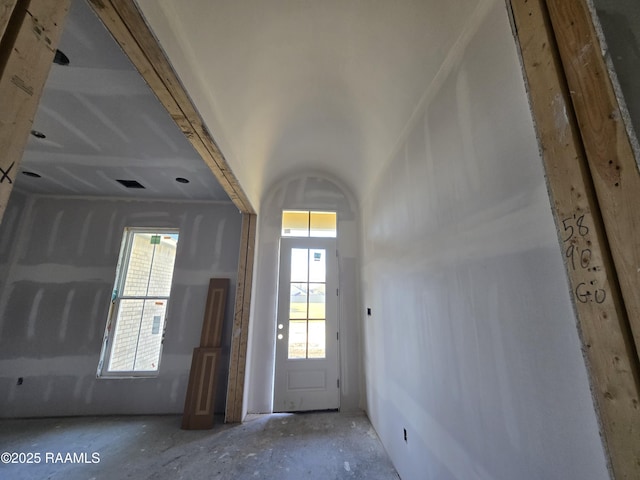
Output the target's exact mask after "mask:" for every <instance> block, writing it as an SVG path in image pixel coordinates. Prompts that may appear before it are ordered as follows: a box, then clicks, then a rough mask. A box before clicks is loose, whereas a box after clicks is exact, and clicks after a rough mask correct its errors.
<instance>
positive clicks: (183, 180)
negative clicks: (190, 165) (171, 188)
mask: <svg viewBox="0 0 640 480" xmlns="http://www.w3.org/2000/svg"><path fill="white" fill-rule="evenodd" d="M176 182H178V183H189V180H187V179H186V178H183V177H178V178H176Z"/></svg>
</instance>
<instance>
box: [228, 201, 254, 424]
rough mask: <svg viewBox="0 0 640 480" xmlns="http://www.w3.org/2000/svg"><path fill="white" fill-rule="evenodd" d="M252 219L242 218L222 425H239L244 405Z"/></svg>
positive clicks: (252, 256)
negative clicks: (236, 423)
mask: <svg viewBox="0 0 640 480" xmlns="http://www.w3.org/2000/svg"><path fill="white" fill-rule="evenodd" d="M256 220H257V217H256V215H252V214H246V213H245V214H243V216H242V239H241V244H240V261H239V264H238V285H237V289H236V306H235V315H234V319H233V331H232V334H231V335H232V336H231V360H230V363H229V388H228V390H227V406H226V412H225V422H227V423H235V422H241V421H242V404H243V401H244V377H245V371H246V363H247V340H248V333H249V314H250V309H251V285H252V283H253V263H254V251H255V241H256Z"/></svg>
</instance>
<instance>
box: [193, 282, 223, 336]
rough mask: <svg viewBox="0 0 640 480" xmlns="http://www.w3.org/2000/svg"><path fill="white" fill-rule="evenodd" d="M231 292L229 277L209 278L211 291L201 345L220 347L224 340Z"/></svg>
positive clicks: (203, 322)
mask: <svg viewBox="0 0 640 480" xmlns="http://www.w3.org/2000/svg"><path fill="white" fill-rule="evenodd" d="M228 292H229V279H228V278H212V279H210V280H209V292H208V294H207V303H206V305H205V309H204V319H203V320H202V333H201V334H200V346H201V347H220V346H221V342H222V326H223V324H224V312H225V306H226V303H227V294H228Z"/></svg>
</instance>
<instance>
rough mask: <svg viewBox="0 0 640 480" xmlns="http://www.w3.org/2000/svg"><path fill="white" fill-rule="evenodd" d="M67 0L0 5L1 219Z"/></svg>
mask: <svg viewBox="0 0 640 480" xmlns="http://www.w3.org/2000/svg"><path fill="white" fill-rule="evenodd" d="M69 2H70V0H58V1H55V2H52V1H50V0H31V1H22V0H19V1H17V2H13V1H8V2H7V1H3V2H2V3H1V4H0V33H3V34H2V38H1V40H0V103H1V104H2V109H0V151H1V152H2V156H0V222H1V221H2V216H3V214H4V211H5V209H6V207H7V202H8V201H9V195H10V194H11V190H12V189H13V185H14V182H15V179H16V175H17V173H18V170H19V168H20V161H21V160H22V155H23V153H24V148H25V146H26V144H27V139H28V138H29V132H30V131H31V125H32V124H33V119H34V117H35V114H36V111H37V108H38V103H39V101H40V96H41V94H42V89H43V87H44V84H45V82H46V79H47V76H48V75H49V70H50V69H51V64H52V62H53V58H54V56H55V52H56V46H57V45H58V41H59V40H60V35H61V33H62V25H63V21H64V19H65V17H66V15H67V12H68V10H69ZM12 4H14V5H13V8H11V6H12ZM9 11H10V12H11V13H10V14H9ZM3 30H4V32H2V31H3Z"/></svg>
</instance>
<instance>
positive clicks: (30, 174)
mask: <svg viewBox="0 0 640 480" xmlns="http://www.w3.org/2000/svg"><path fill="white" fill-rule="evenodd" d="M22 174H23V175H26V176H27V177H33V178H41V177H42V175H40V174H38V173H36V172H29V171H28V170H25V171H24V172H22Z"/></svg>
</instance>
